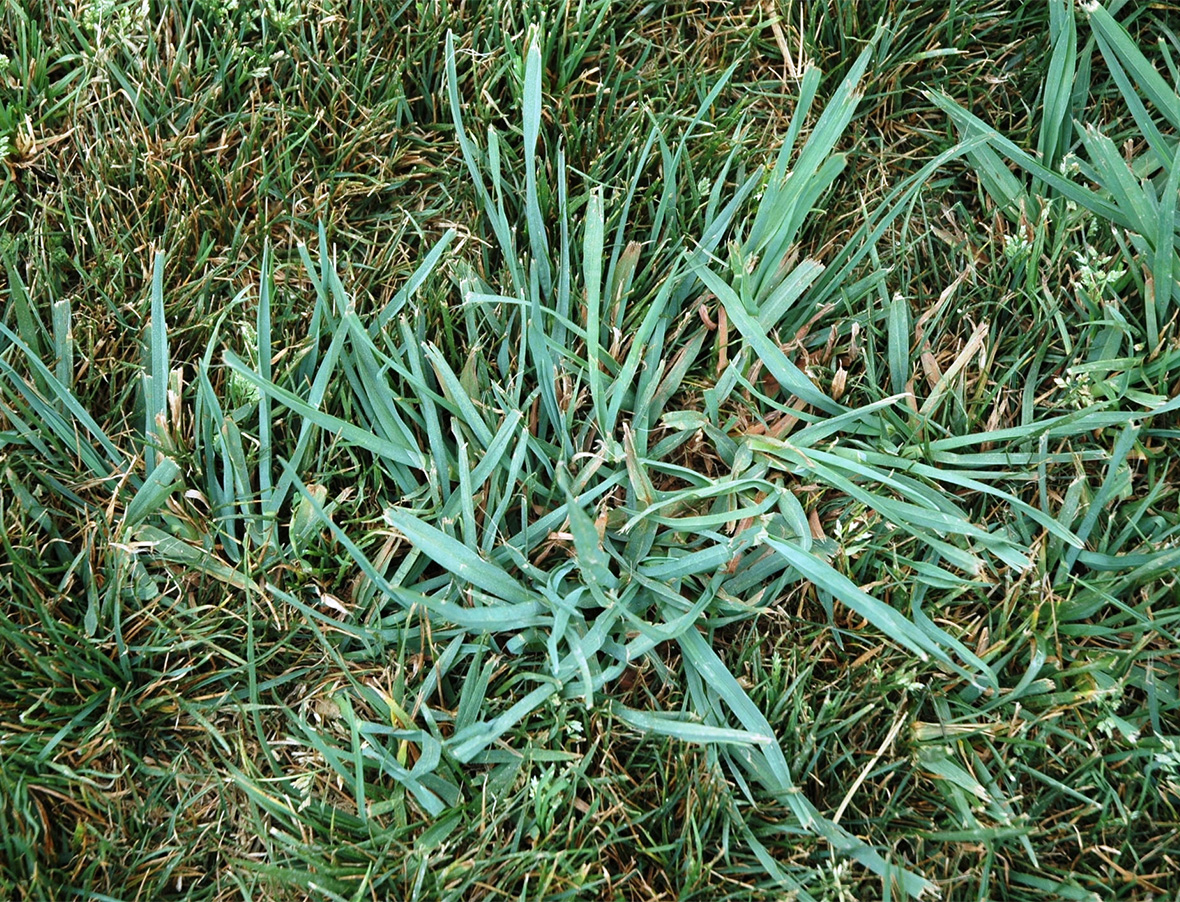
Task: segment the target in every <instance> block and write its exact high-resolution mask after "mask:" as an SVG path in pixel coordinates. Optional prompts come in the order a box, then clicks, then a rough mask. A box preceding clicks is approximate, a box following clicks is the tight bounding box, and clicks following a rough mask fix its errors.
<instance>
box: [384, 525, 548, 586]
mask: <svg viewBox="0 0 1180 902" xmlns="http://www.w3.org/2000/svg"><path fill="white" fill-rule="evenodd" d="M385 519H386V521H387V522H388V523H389V525H390V526H392V527H393V528H394V529H396V530H397V531H398V532H400V533H401V534H402V535H404V536H405V537H406V538H407V539H408V540H409V541H410V542H411V543H412V544H413V545H414V546H415V547H417V548H419V549H421V551H422V552H423V553H424V554H426V555H427V556H428V557H429V558H430V559H431V560H433V561H434V562H435V563H437V564H438V565H439V566H441V567H443V568H445V569H446V570H448V571H449V572H451V573H452V574H454V575H455V576H456V577H458V578H459V579H460V580H461V581H462V582H465V583H470V584H471V585H473V586H478V587H479V588H481V589H483V590H484V591H485V592H490V593H491V594H492V595H495V596H496V597H497V598H501V599H503V600H504V601H507V602H518V601H530V600H532V599H533V598H534V595H533V593H532V592H530V591H529V590H528V589H526V588H525V587H524V586H523V585H521V584H520V583H519V582H517V581H516V580H515V579H514V578H513V577H511V576H509V575H508V573H506V572H505V571H504V570H503V569H502V568H501V567H499V566H497V565H496V564H494V563H492V562H490V561H488V560H486V559H484V558H483V557H481V556H480V554H479V552H477V551H475V550H473V549H472V548H468V547H467V546H466V545H464V544H463V543H462V542H460V541H458V540H456V539H454V538H452V537H451V536H448V535H447V534H446V533H445V532H442V531H441V530H439V529H436V528H435V527H433V526H431V525H430V524H429V523H426V522H425V521H423V520H421V519H419V518H418V517H415V516H414V515H413V514H411V513H410V512H409V511H404V510H398V509H396V508H391V509H390V510H388V511H386V512H385Z"/></svg>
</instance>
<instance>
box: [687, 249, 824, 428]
mask: <svg viewBox="0 0 1180 902" xmlns="http://www.w3.org/2000/svg"><path fill="white" fill-rule="evenodd" d="M695 272H696V274H697V276H699V277H700V279H701V281H702V282H704V283H705V287H706V288H708V289H709V290H710V291H711V292H713V294H715V295H716V296H717V299H718V300H719V301H720V302H721V303H722V305H723V306H724V307H725V312H726V313H727V314H728V315H729V321H730V322H731V323H733V324H734V325H735V326H736V327H737V329H738V331H739V332H741V334H742V337H743V338H744V339H745V340H746V341H747V342H748V343H749V345H750V347H751V348H752V349H753V351H754V353H755V354H757V355H758V358H759V359H760V360H761V361H762V365H763V366H764V367H765V368H766V371H767V372H768V373H770V374H771V375H772V376H774V378H775V379H776V380H778V383H779V385H781V386H782V387H783V388H784V389H786V390H787V391H789V392H790V393H791V394H793V395H795V396H796V397H797V398H799V399H800V400H803V401H806V402H807V403H809V404H813V405H815V406H816V407H818V408H819V409H820V410H823V411H826V412H827V413H831V414H839V413H842V412H843V411H844V409H845V408H844V407H843V406H842V405H840V404H838V403H836V402H835V401H833V400H832V399H831V398H829V397H828V396H827V395H825V394H824V393H823V392H821V391H820V390H819V389H818V388H816V387H815V385H814V383H812V381H811V380H810V379H808V378H807V377H806V376H805V375H803V373H802V371H801V370H800V369H799V368H798V367H797V366H795V364H793V363H792V362H791V361H790V360H788V359H787V355H786V354H784V353H783V352H782V349H780V348H779V346H778V345H777V344H775V343H774V342H773V341H771V340H770V337H769V336H768V335H767V334H766V331H765V330H764V329H763V328H762V326H761V325H760V324H759V323H758V321H757V320H756V319H755V318H754V317H753V316H751V315H750V314H749V313H747V312H746V307H745V304H744V303H743V302H742V299H741V298H739V297H738V296H737V294H736V293H735V292H734V290H733V289H732V288H730V287H729V285H727V284H726V283H725V281H724V280H722V278H721V277H720V276H718V275H717V274H716V273H714V272H713V271H712V270H710V269H709V268H708V267H706V266H704V265H701V266H698V267H697V268H696V270H695Z"/></svg>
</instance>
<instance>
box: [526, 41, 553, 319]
mask: <svg viewBox="0 0 1180 902" xmlns="http://www.w3.org/2000/svg"><path fill="white" fill-rule="evenodd" d="M528 45H529V46H528V50H527V51H526V53H525V65H524V99H523V113H524V177H525V219H526V221H527V222H528V227H529V247H530V249H531V250H532V252H533V261H532V262H533V263H534V264H535V265H536V267H537V275H538V277H539V278H540V287H541V295H542V297H546V298H547V297H548V296H549V294H550V291H551V290H552V287H553V273H552V270H551V268H550V265H549V238H548V236H547V234H546V231H545V219H544V216H543V215H542V213H541V202H540V200H539V199H538V198H537V136H538V133H539V131H540V127H541V45H540V35H539V34H538V31H537V29H536V27H533V28H532V29H530V32H529V40H528Z"/></svg>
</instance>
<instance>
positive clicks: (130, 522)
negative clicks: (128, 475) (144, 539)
mask: <svg viewBox="0 0 1180 902" xmlns="http://www.w3.org/2000/svg"><path fill="white" fill-rule="evenodd" d="M179 476H180V465H179V464H178V463H177V462H176V461H174V460H173V459H172V458H170V457H164V456H163V455H161V456H160V460H159V463H157V464H156V466H155V467H154V468H153V469H152V471H151V472H150V473H148V475H147V478H146V479H145V480H144V481H143V485H141V486H140V487H139V488H138V489H137V490H136V492H135V494H134V495H133V496H132V497H131V501H129V502H128V504H127V510H126V511H125V512H124V514H123V528H124V529H130V528H132V527H134V526H135V525H136V524H138V523H140V522H141V521H143V520H145V519H147V518H148V517H150V516H151V515H152V514H154V513H156V512H157V511H159V510H160V508H162V507H163V506H164V503H165V502H166V501H167V500H168V497H169V496H170V495H171V494H172V493H173V492H174V491H175V490H176V487H177V484H178V482H179V480H178V478H177V477H179Z"/></svg>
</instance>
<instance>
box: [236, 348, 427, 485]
mask: <svg viewBox="0 0 1180 902" xmlns="http://www.w3.org/2000/svg"><path fill="white" fill-rule="evenodd" d="M224 359H225V364H226V366H228V367H229V368H230V369H232V370H233V371H234V372H236V373H237V374H238V375H240V376H242V378H244V379H245V380H246V381H247V382H249V383H250V384H251V385H253V386H254V387H255V388H257V389H258V390H259V391H261V392H265V393H267V394H269V395H270V396H271V397H272V398H274V399H275V400H276V401H281V402H282V403H283V404H285V405H286V406H287V407H289V408H290V409H291V411H292V412H294V413H297V414H299V416H301V417H303V418H304V419H306V420H309V421H310V422H312V423H314V424H315V425H316V426H319V427H320V428H321V429H324V430H326V431H327V432H329V433H331V434H334V435H339V436H340V437H341V438H343V439H344V440H345V441H348V442H351V443H352V444H354V445H356V446H358V447H360V448H364V449H365V450H366V451H369V452H371V453H373V454H375V455H377V456H378V457H382V458H385V459H387V460H391V461H393V462H395V463H399V464H403V465H405V466H408V467H413V468H415V469H419V470H420V469H423V461H422V453H421V452H420V451H419V450H418V449H417V448H407V447H405V446H404V445H400V444H396V443H394V442H391V441H389V440H388V439H383V438H380V437H379V436H377V435H374V434H373V433H372V432H370V431H368V430H366V429H362V428H361V427H360V426H356V425H354V424H352V423H349V422H347V421H346V420H342V419H340V418H339V417H336V416H333V415H332V414H329V413H326V412H324V411H322V410H318V409H317V408H315V407H312V406H311V405H310V404H308V403H307V402H306V401H304V400H303V399H302V398H300V397H299V396H298V395H296V394H295V393H294V392H291V391H288V390H287V389H285V388H282V387H280V386H278V385H275V384H274V383H272V382H265V381H263V380H262V378H261V377H259V375H258V374H257V373H255V372H254V371H253V370H252V369H251V368H250V367H248V366H246V364H245V363H243V362H242V361H241V360H240V359H239V358H238V356H237V355H236V354H234V353H233V352H232V351H226V352H225V357H224Z"/></svg>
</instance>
